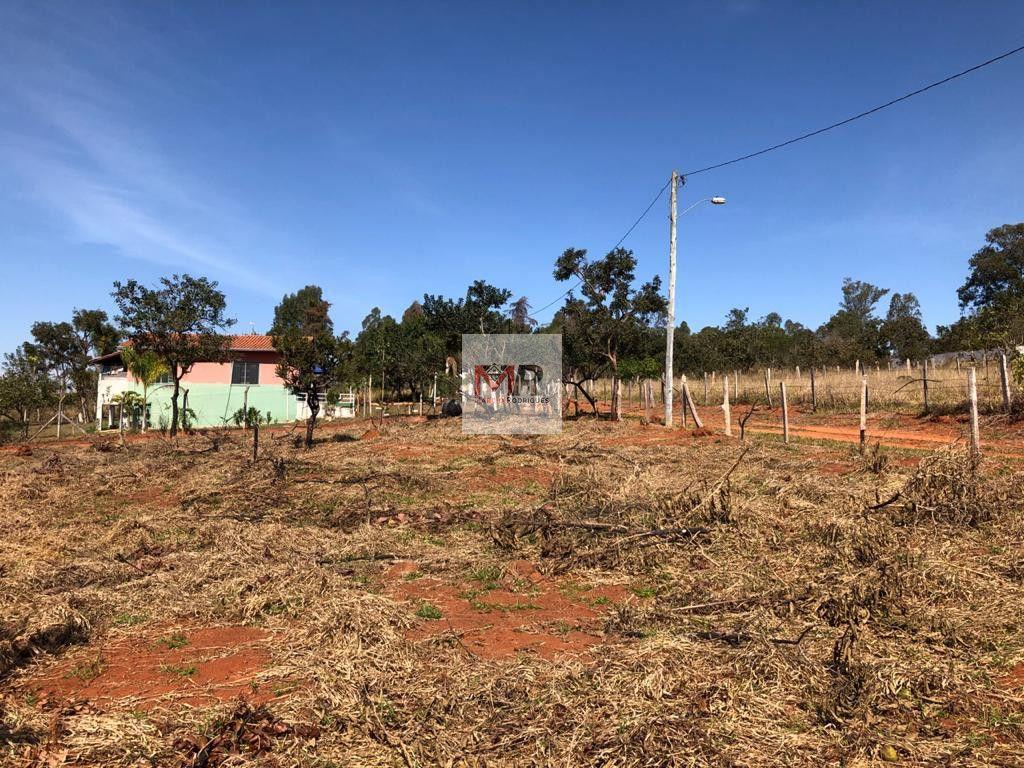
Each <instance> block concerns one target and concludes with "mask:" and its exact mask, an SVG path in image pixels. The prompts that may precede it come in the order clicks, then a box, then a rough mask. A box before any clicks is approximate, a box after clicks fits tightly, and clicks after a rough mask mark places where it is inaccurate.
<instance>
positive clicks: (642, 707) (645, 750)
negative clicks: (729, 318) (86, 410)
mask: <svg viewBox="0 0 1024 768" xmlns="http://www.w3.org/2000/svg"><path fill="white" fill-rule="evenodd" d="M652 429H653V428H652ZM358 431H361V430H358V429H357V428H355V427H353V433H354V434H355V433H357V432H358ZM647 432H649V430H648V431H647ZM641 434H643V432H642V431H641V430H640V429H638V428H637V427H636V426H635V425H612V424H604V423H601V424H597V423H593V422H586V421H581V422H577V423H575V424H572V425H567V429H566V432H565V433H564V434H563V435H562V436H559V437H543V438H532V439H531V438H507V439H504V438H500V437H491V438H465V437H463V436H462V435H461V434H460V433H459V432H458V426H457V423H455V422H435V423H429V424H418V425H403V424H399V423H396V424H394V425H392V426H391V427H390V428H389V431H388V432H387V433H386V434H385V435H384V436H383V437H382V438H380V439H376V440H367V441H356V442H353V441H333V440H329V439H325V440H324V441H323V442H321V443H320V444H318V445H317V446H316V447H315V448H314V449H313V450H312V451H309V452H306V451H302V450H296V449H295V448H294V447H293V446H292V444H291V441H290V440H288V439H287V438H286V437H284V436H278V439H276V440H275V439H265V445H266V453H265V454H264V457H263V458H262V459H261V461H260V462H258V463H257V464H255V465H253V464H251V463H250V462H249V461H248V460H247V459H246V457H247V455H248V450H249V449H248V446H247V445H246V444H245V443H244V442H243V439H242V437H241V435H240V434H238V433H235V434H231V435H228V436H227V437H224V438H222V439H219V440H218V441H217V442H216V443H214V442H213V441H211V439H210V438H209V437H202V436H197V437H194V438H185V439H182V440H181V441H179V442H178V443H176V444H173V443H169V442H165V441H161V440H153V441H148V442H145V443H139V444H133V445H131V446H130V451H129V452H123V451H98V450H95V449H92V448H77V449H61V450H59V451H54V450H50V449H42V450H37V451H36V454H35V455H34V456H29V457H15V456H13V455H10V454H7V455H3V456H2V458H0V461H2V462H3V484H2V487H0V505H2V509H3V514H2V516H0V542H3V544H2V546H0V579H2V580H0V696H2V698H0V763H2V764H3V765H5V766H6V765H11V766H21V765H25V766H27V765H60V764H62V763H69V764H70V763H74V764H76V765H96V766H100V765H102V766H135V765H161V766H164V765H166V766H182V765H200V764H205V765H218V764H224V765H238V764H249V763H254V762H257V761H259V763H260V764H261V765H280V766H286V765H288V766H290V765H303V766H320V767H321V768H327V766H342V765H343V766H350V765H351V766H393V765H408V766H413V765H415V766H419V765H453V766H454V765H467V766H473V765H507V766H513V765H514V766H522V765H607V766H611V765H615V766H620V765H636V766H640V765H643V766H653V765H707V766H722V765H734V766H748V765H751V766H752V765H793V766H803V765H806V766H820V765H824V764H833V763H837V764H839V763H842V764H847V765H867V764H870V763H872V762H873V761H875V760H879V759H896V760H899V761H900V762H901V763H902V764H905V765H936V764H942V765H985V764H990V765H1016V764H1020V761H1021V760H1024V688H1022V685H1024V682H1022V680H1021V677H1022V674H1021V671H1022V670H1024V666H1022V664H1024V558H1022V554H1021V544H1022V541H1024V502H1022V498H1024V475H1022V473H1021V472H1020V465H1019V464H1016V465H1015V464H1009V465H1002V464H997V463H995V462H992V461H988V462H986V461H983V462H982V463H981V464H980V466H977V467H975V466H974V465H973V464H972V462H971V461H970V460H969V459H968V457H966V456H963V455H961V454H958V453H954V452H942V453H939V454H936V455H933V456H930V457H925V458H923V459H922V460H921V461H920V463H919V464H914V465H908V464H911V462H908V461H907V460H906V459H907V454H903V453H898V452H891V453H889V454H885V455H878V454H875V455H873V456H868V457H866V458H860V457H857V456H856V454H855V453H853V452H850V451H846V450H844V449H838V448H835V447H823V446H815V445H810V444H801V445H800V446H791V447H786V446H783V445H781V444H779V443H778V442H776V441H770V440H765V441H763V442H762V441H755V442H754V443H753V444H752V445H751V446H750V447H749V449H748V450H747V451H746V453H745V455H742V456H741V448H740V446H738V445H737V444H736V443H730V442H720V441H716V440H713V439H707V438H703V439H695V438H690V437H680V438H678V439H676V440H672V441H666V442H663V443H658V444H649V442H645V441H642V440H639V439H637V438H638V436H640V435H641ZM214 445H216V450H213V449H212V446H214ZM887 457H891V458H887ZM825 465H829V466H835V465H839V466H840V467H841V468H843V470H844V471H843V472H842V473H836V472H833V471H829V472H824V471H823V470H821V469H820V468H821V467H823V466H825ZM517 478H519V480H517ZM545 478H549V480H547V481H545ZM395 560H402V561H412V562H414V563H415V564H416V567H417V568H418V572H423V573H428V574H430V575H431V577H433V578H437V579H442V580H448V581H450V582H452V583H464V582H467V581H469V580H472V579H473V578H476V579H477V580H478V581H480V580H487V579H490V578H492V577H494V576H496V574H500V573H507V572H509V571H510V569H511V564H513V563H514V562H517V561H523V560H527V561H529V562H531V563H532V564H533V565H534V566H535V567H536V568H537V569H538V570H539V571H540V572H541V574H543V575H544V576H545V577H546V578H550V579H565V578H568V577H571V578H572V579H575V580H577V581H578V582H579V583H581V584H588V585H597V584H615V585H620V586H622V585H625V586H628V588H629V590H630V595H631V597H630V599H628V600H625V601H621V602H618V603H616V604H615V605H613V606H608V607H607V609H606V611H605V613H604V619H603V630H602V632H603V637H602V643H601V644H600V645H598V646H596V647H594V648H592V649H591V650H590V652H589V653H583V654H579V655H566V656H563V657H561V658H558V659H556V660H553V661H552V660H546V659H543V658H539V657H538V656H535V655H530V654H519V655H514V656H511V657H509V658H507V659H499V660H485V659H482V658H480V657H478V656H476V655H474V654H472V653H470V652H468V651H467V648H466V646H465V645H464V644H463V642H462V641H461V639H460V636H459V633H458V632H456V631H451V632H444V633H440V634H434V635H431V636H428V637H425V638H423V637H420V636H419V635H416V634H410V633H409V630H410V628H414V627H417V626H419V625H421V624H422V623H423V622H424V621H428V620H429V619H425V618H422V617H418V616H417V610H418V609H420V608H421V605H418V604H415V603H412V602H404V601H402V600H401V599H399V598H398V597H396V596H395V594H394V593H393V592H391V591H389V590H388V588H387V587H386V576H385V574H386V572H387V569H388V567H389V566H390V565H391V563H392V562H393V561H395ZM418 572H417V573H416V574H413V576H416V575H418ZM474 574H476V576H474ZM481 574H483V575H481ZM432 615H433V614H432ZM236 624H245V625H254V626H258V627H260V628H262V629H265V630H267V631H268V632H270V633H271V636H272V637H273V643H272V647H271V648H270V653H271V663H270V664H269V666H267V667H266V668H265V669H264V670H263V672H261V673H260V678H259V681H257V682H261V681H275V680H276V681H281V680H286V681H290V683H291V685H290V688H289V690H288V691H287V692H286V693H285V694H283V695H281V696H278V697H277V698H275V699H274V700H273V701H271V702H269V704H267V708H266V709H259V708H255V709H250V708H247V707H246V706H245V705H239V704H237V703H235V702H230V701H225V702H222V703H220V704H213V705H206V706H196V707H188V706H180V705H175V706H168V707H167V708H165V709H152V710H142V709H140V708H139V707H138V702H136V701H133V700H130V699H129V700H113V701H90V702H87V703H86V702H81V701H53V700H50V701H48V702H40V701H38V700H36V697H35V696H34V695H33V693H32V691H33V688H32V683H33V681H34V680H38V679H39V678H40V676H41V675H44V674H45V673H46V672H48V671H52V670H53V669H56V668H59V667H60V665H61V664H62V663H63V662H64V659H65V657H69V656H70V655H72V654H74V653H76V652H79V651H81V652H88V653H89V654H91V656H89V657H88V658H94V659H100V658H101V656H98V655H97V653H101V652H102V650H103V649H104V648H108V647H110V644H111V643H113V642H114V641H116V640H117V639H119V638H126V637H132V636H135V635H137V634H138V633H140V632H145V631H154V628H161V627H166V626H169V625H188V626H200V625H236ZM524 631H530V630H529V629H524ZM414 638H418V639H414ZM83 644H84V645H85V648H84V649H83V648H81V646H82V645H83ZM222 745H227V746H222ZM204 747H208V749H207V750H206V752H205V753H204V751H203V748H204ZM229 750H234V751H236V752H238V753H239V754H238V755H236V756H234V757H230V758H229V757H228V756H227V755H228V751H229Z"/></svg>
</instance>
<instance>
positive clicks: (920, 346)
mask: <svg viewBox="0 0 1024 768" xmlns="http://www.w3.org/2000/svg"><path fill="white" fill-rule="evenodd" d="M881 331H882V338H883V340H884V342H885V344H886V346H887V348H888V351H889V352H890V354H892V355H893V356H895V357H896V358H898V359H900V360H904V359H908V358H909V359H911V360H920V359H922V358H923V357H925V356H926V355H927V354H928V352H929V350H930V347H931V343H930V342H931V339H930V337H929V336H928V329H927V328H925V327H924V323H923V322H922V321H921V304H920V302H918V300H917V297H916V296H915V295H914V294H912V293H894V294H893V295H892V298H891V299H890V300H889V312H888V313H887V314H886V316H885V322H884V323H882V329H881Z"/></svg>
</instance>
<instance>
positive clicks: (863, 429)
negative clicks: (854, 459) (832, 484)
mask: <svg viewBox="0 0 1024 768" xmlns="http://www.w3.org/2000/svg"><path fill="white" fill-rule="evenodd" d="M867 439H868V377H867V376H865V377H863V378H862V379H861V380H860V452H861V453H864V443H865V442H867Z"/></svg>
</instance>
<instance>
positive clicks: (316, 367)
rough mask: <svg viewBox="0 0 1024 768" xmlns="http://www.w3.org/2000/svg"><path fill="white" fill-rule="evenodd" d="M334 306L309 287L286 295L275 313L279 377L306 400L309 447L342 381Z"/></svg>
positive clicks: (292, 390) (317, 289)
mask: <svg viewBox="0 0 1024 768" xmlns="http://www.w3.org/2000/svg"><path fill="white" fill-rule="evenodd" d="M329 310H330V304H329V303H328V302H327V301H325V300H324V298H323V291H322V290H321V289H320V288H319V286H315V285H307V286H306V287H305V288H303V289H302V290H301V291H298V292H297V293H293V294H290V295H286V296H285V297H284V298H283V299H282V300H281V303H280V304H278V306H277V309H275V310H274V325H273V327H272V328H271V332H270V335H271V337H272V339H273V343H274V349H276V350H277V352H278V353H279V354H280V356H281V358H280V362H278V364H277V375H278V376H279V377H280V378H281V379H282V380H283V381H284V383H285V386H286V387H287V388H288V390H289V391H290V392H291V393H292V394H294V395H299V396H301V397H303V398H304V399H305V401H306V405H307V406H308V407H309V418H308V419H307V421H306V447H307V448H308V447H310V446H312V445H313V430H314V429H315V427H316V419H317V415H318V414H319V413H320V401H321V399H322V398H323V397H324V396H325V395H326V394H327V392H328V390H329V389H330V388H331V387H332V386H333V385H334V384H335V382H336V381H337V380H338V372H339V369H340V367H341V363H342V357H341V348H340V347H339V340H338V339H336V338H335V337H334V323H333V322H332V321H331V318H330V315H329Z"/></svg>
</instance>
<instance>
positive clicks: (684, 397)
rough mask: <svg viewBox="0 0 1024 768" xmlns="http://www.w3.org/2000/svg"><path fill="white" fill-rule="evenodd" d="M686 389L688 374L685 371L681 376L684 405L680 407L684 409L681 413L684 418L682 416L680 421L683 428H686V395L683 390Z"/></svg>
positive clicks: (680, 385)
mask: <svg viewBox="0 0 1024 768" xmlns="http://www.w3.org/2000/svg"><path fill="white" fill-rule="evenodd" d="M685 389H686V374H685V373H684V374H683V375H682V376H680V377H679V398H680V399H681V400H682V401H683V402H682V405H683V407H682V408H680V409H679V410H680V411H682V413H681V414H680V416H681V417H682V418H680V423H681V424H682V426H683V429H686V396H685V395H683V391H684V390H685Z"/></svg>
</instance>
